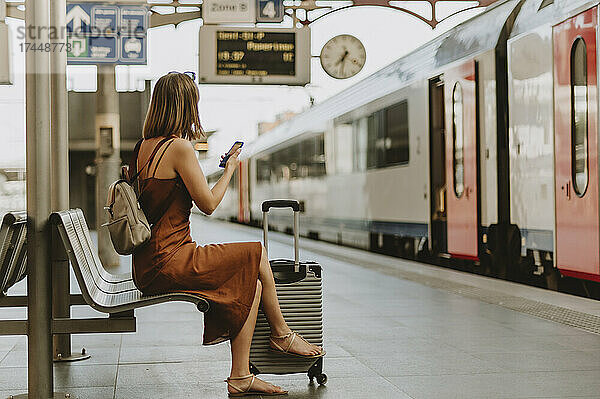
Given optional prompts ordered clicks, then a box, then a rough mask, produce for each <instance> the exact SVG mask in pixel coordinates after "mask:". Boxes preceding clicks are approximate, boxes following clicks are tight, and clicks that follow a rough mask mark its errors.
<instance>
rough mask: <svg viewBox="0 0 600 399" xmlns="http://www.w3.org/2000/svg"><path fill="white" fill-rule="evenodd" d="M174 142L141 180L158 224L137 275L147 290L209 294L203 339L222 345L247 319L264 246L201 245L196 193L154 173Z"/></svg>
mask: <svg viewBox="0 0 600 399" xmlns="http://www.w3.org/2000/svg"><path fill="white" fill-rule="evenodd" d="M170 143H171V142H168V143H167V144H165V145H163V146H162V147H163V148H164V149H163V151H162V153H161V156H160V157H159V159H158V162H156V163H155V162H153V161H152V160H151V161H150V165H149V166H150V167H151V168H152V169H153V170H154V171H153V173H152V175H151V177H144V178H143V179H140V181H139V183H140V193H141V195H140V198H139V201H140V205H141V206H142V209H143V210H144V212H145V213H146V216H147V217H148V220H149V221H150V223H153V226H152V236H151V239H150V242H148V243H147V244H145V245H144V246H142V247H140V248H139V249H138V250H136V252H135V253H134V254H133V279H134V282H135V284H136V286H137V287H138V288H139V289H140V291H142V292H143V293H144V294H158V293H168V292H190V293H194V294H198V295H201V296H202V297H204V298H206V299H207V300H208V301H209V302H210V310H209V311H208V312H207V313H205V315H204V338H203V344H204V345H212V344H217V343H220V342H223V341H225V340H227V339H230V338H232V337H235V336H236V335H237V333H238V332H239V331H240V329H241V328H242V326H243V325H244V323H245V321H246V319H247V318H248V314H249V312H250V308H251V306H252V302H253V301H254V295H255V292H256V282H257V280H258V268H259V264H260V258H261V255H262V247H261V244H260V242H244V243H227V244H209V245H205V246H198V245H196V243H195V242H194V241H193V240H192V237H191V235H190V213H191V208H192V198H191V197H190V194H189V192H188V190H187V189H186V187H185V185H184V184H183V181H182V179H181V178H180V177H179V176H177V177H176V178H173V179H160V178H156V177H154V175H155V174H156V169H157V167H158V164H159V163H160V160H161V158H162V155H163V154H164V152H166V150H167V149H168V146H169V145H170ZM156 147H158V145H156ZM155 150H156V149H155ZM155 154H156V151H153V154H152V155H151V157H150V158H151V159H153V158H154V155H155ZM141 159H142V160H143V159H145V157H141ZM155 164H156V166H155ZM150 167H149V168H148V170H150ZM142 176H149V173H143V172H142ZM165 202H166V203H165Z"/></svg>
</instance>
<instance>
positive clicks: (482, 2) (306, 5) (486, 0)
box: [286, 0, 497, 28]
mask: <svg viewBox="0 0 600 399" xmlns="http://www.w3.org/2000/svg"><path fill="white" fill-rule="evenodd" d="M407 1H408V2H415V3H417V2H419V3H424V2H427V3H429V4H430V6H431V18H428V17H426V16H423V15H421V14H419V13H417V12H415V11H412V10H409V9H407V8H405V7H400V6H396V5H393V4H391V3H395V1H393V0H392V1H390V0H353V1H352V3H353V4H351V5H346V6H341V7H337V8H332V7H330V6H327V7H325V6H322V5H317V4H316V1H315V0H303V1H302V3H301V4H300V5H293V6H286V13H287V14H288V15H290V16H291V17H292V18H294V21H295V22H299V23H301V24H302V25H310V24H312V23H313V22H316V21H318V20H319V19H321V18H323V17H326V16H328V15H330V14H332V13H334V12H337V11H340V10H345V9H348V8H351V7H358V6H376V7H386V8H392V9H394V10H398V11H402V12H404V13H406V14H409V15H411V16H413V17H415V18H417V19H419V20H421V21H423V22H425V23H426V24H428V25H429V26H431V28H435V27H436V26H437V25H438V24H439V23H440V22H442V21H444V20H446V19H448V18H450V17H452V16H454V15H456V14H458V13H461V12H464V11H466V10H472V9H475V8H481V7H487V6H489V5H490V4H492V3H495V2H496V1H497V0H479V1H478V2H477V3H478V4H477V5H469V6H467V7H465V8H463V9H461V10H459V11H456V12H454V13H452V14H450V15H448V16H446V17H444V18H441V19H439V18H438V12H437V5H438V4H440V3H443V2H449V1H452V2H453V3H457V2H464V3H471V4H472V3H473V1H471V0H404V1H403V2H407ZM327 8H332V9H330V10H329V11H327V12H326V13H324V14H321V15H319V16H318V17H316V18H314V19H312V20H311V19H309V18H308V11H314V10H320V9H327ZM298 10H305V11H306V16H305V18H302V19H301V18H299V17H298V14H297V11H298Z"/></svg>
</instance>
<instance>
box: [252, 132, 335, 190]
mask: <svg viewBox="0 0 600 399" xmlns="http://www.w3.org/2000/svg"><path fill="white" fill-rule="evenodd" d="M323 175H325V141H324V136H323V134H320V135H318V136H316V137H312V138H309V139H306V140H303V141H301V142H300V143H297V144H293V145H291V146H288V147H285V148H283V149H281V150H278V151H276V152H274V153H272V154H269V155H266V156H263V157H261V158H258V159H257V160H256V180H257V182H259V183H267V184H268V183H270V182H277V181H280V180H282V179H283V180H290V179H295V178H303V177H317V176H323Z"/></svg>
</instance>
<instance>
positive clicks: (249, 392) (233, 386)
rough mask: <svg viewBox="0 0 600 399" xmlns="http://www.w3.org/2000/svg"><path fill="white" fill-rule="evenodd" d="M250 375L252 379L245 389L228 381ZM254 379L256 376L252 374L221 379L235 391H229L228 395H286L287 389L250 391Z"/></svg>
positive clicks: (243, 378) (242, 378)
mask: <svg viewBox="0 0 600 399" xmlns="http://www.w3.org/2000/svg"><path fill="white" fill-rule="evenodd" d="M250 377H252V381H250V385H248V388H246V389H245V390H243V389H240V388H238V387H236V386H235V385H233V384H232V383H231V382H230V381H231V380H245V379H247V378H250ZM255 379H256V376H255V375H254V374H248V375H246V376H244V377H228V378H227V379H226V380H223V381H225V382H226V383H227V385H229V386H230V387H232V388H233V389H235V390H236V391H237V392H234V393H231V392H229V396H230V397H240V396H249V395H259V396H278V395H287V394H288V391H283V392H263V391H251V389H252V384H254V380H255ZM271 385H273V384H271Z"/></svg>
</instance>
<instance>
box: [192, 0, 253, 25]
mask: <svg viewBox="0 0 600 399" xmlns="http://www.w3.org/2000/svg"><path fill="white" fill-rule="evenodd" d="M256 1H257V0H204V2H203V4H202V20H203V22H204V24H227V23H255V22H256Z"/></svg>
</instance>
